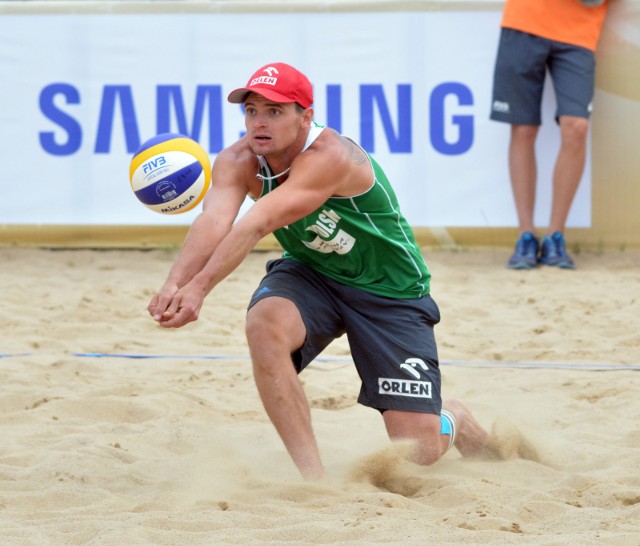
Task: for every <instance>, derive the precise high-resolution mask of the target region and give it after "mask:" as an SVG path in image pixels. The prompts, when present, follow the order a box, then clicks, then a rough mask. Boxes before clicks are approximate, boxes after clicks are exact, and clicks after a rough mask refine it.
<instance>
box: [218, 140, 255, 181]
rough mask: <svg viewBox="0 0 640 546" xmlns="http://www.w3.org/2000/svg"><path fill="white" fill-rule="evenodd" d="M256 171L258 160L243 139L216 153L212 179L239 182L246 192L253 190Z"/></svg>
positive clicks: (246, 141)
mask: <svg viewBox="0 0 640 546" xmlns="http://www.w3.org/2000/svg"><path fill="white" fill-rule="evenodd" d="M257 170H258V159H257V158H256V155H255V154H254V153H253V152H252V151H251V148H250V147H249V142H248V140H247V138H246V137H244V138H241V139H240V140H238V141H236V142H234V143H233V144H231V145H230V146H228V147H226V148H224V149H223V150H222V151H220V153H218V155H217V156H216V160H215V161H214V164H213V177H214V179H218V180H219V179H223V180H227V181H229V182H233V183H239V182H240V183H242V184H243V185H246V186H247V189H248V190H253V189H254V188H253V182H254V181H255V180H256V172H257Z"/></svg>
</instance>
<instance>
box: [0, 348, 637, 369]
mask: <svg viewBox="0 0 640 546" xmlns="http://www.w3.org/2000/svg"><path fill="white" fill-rule="evenodd" d="M33 354H34V353H14V354H11V353H0V358H11V357H20V356H32V355H33ZM70 356H74V357H79V358H129V359H135V360H144V359H149V360H153V359H169V358H171V359H183V360H249V356H248V355H143V354H128V353H97V352H95V353H71V354H70ZM315 362H339V363H352V362H353V360H352V359H351V358H341V357H319V358H316V359H315ZM440 364H441V365H443V366H460V367H467V368H548V369H583V370H594V371H635V370H640V364H607V363H580V362H573V363H571V362H568V363H560V362H498V361H496V362H489V361H485V362H474V361H462V360H441V361H440Z"/></svg>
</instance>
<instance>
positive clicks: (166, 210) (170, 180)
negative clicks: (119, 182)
mask: <svg viewBox="0 0 640 546" xmlns="http://www.w3.org/2000/svg"><path fill="white" fill-rule="evenodd" d="M129 181H130V182H131V189H132V190H133V193H134V194H135V196H136V197H137V198H138V200H139V201H140V202H141V203H142V204H143V205H145V206H146V207H147V208H149V209H151V210H153V211H155V212H159V213H161V214H181V213H183V212H187V211H188V210H192V209H193V208H194V207H195V206H197V205H198V203H200V201H202V199H203V198H204V196H205V194H206V193H207V190H208V189H209V186H210V185H211V163H210V161H209V156H208V155H207V152H206V151H205V149H204V148H203V147H202V146H200V144H198V143H197V142H196V141H195V140H193V139H192V138H189V137H187V136H185V135H181V134H178V133H162V134H159V135H157V136H155V137H153V138H150V139H149V140H147V141H146V142H144V143H143V144H142V145H141V146H140V148H138V150H137V151H136V153H135V154H134V156H133V158H132V159H131V165H130V166H129Z"/></svg>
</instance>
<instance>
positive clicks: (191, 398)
mask: <svg viewBox="0 0 640 546" xmlns="http://www.w3.org/2000/svg"><path fill="white" fill-rule="evenodd" d="M509 252H510V249H502V248H497V249H496V248H492V249H469V250H458V251H451V250H438V249H425V254H426V256H427V261H428V264H429V266H430V268H431V270H432V273H433V275H434V280H433V284H432V289H433V295H434V298H435V299H436V301H437V302H438V304H439V305H440V308H441V312H442V317H443V320H442V322H441V324H440V325H439V326H438V327H437V330H436V333H437V337H438V341H439V347H440V357H441V360H442V373H443V391H444V395H445V398H449V397H455V398H460V399H463V400H465V401H466V403H467V404H468V406H469V407H470V408H471V409H472V410H473V412H474V413H475V415H476V417H477V418H478V420H479V421H480V422H482V423H483V425H485V426H486V427H487V429H491V430H493V434H494V438H495V439H497V440H498V441H499V442H500V444H501V446H502V448H503V450H504V453H503V455H504V458H503V459H502V460H497V459H490V458H480V459H463V458H462V457H461V456H460V455H459V454H458V453H457V452H456V451H451V452H449V453H447V454H446V455H445V456H444V457H443V458H442V459H441V460H440V461H439V462H438V463H437V464H435V465H433V466H431V467H419V466H416V465H413V464H411V463H409V462H406V460H404V459H403V458H402V450H401V448H402V446H392V445H391V444H390V442H389V440H388V439H387V437H386V434H385V432H384V428H383V424H382V421H381V417H380V416H379V415H378V413H377V412H375V411H373V410H371V409H367V408H364V407H361V406H359V405H357V403H356V396H357V392H358V386H359V384H358V379H357V376H356V374H355V371H354V369H353V366H352V364H351V362H350V360H349V351H348V347H347V345H346V343H345V342H344V341H343V340H339V341H338V342H336V343H335V344H334V345H333V346H331V347H330V348H329V349H328V350H327V351H326V353H325V354H323V355H322V356H323V359H322V360H319V361H317V362H314V363H313V364H312V365H311V366H310V368H309V369H307V370H306V371H305V372H304V373H303V374H302V376H301V379H302V380H303V383H304V385H305V389H306V392H307V394H308V397H309V400H310V403H311V406H312V415H313V421H314V426H315V431H316V435H317V437H318V442H319V445H320V449H321V452H322V456H323V459H324V461H325V464H326V467H327V469H328V473H329V479H328V480H327V482H326V483H322V484H317V483H308V482H305V481H303V480H302V479H301V477H300V476H299V474H298V472H297V470H296V468H295V467H294V466H293V464H292V463H291V461H290V459H289V457H288V455H287V454H286V452H285V450H284V447H283V445H282V443H281V441H280V439H279V437H278V436H277V434H276V433H275V431H274V429H273V427H272V426H271V424H270V422H269V421H268V419H267V417H266V415H265V413H264V411H263V409H262V406H261V403H260V400H259V398H258V395H257V393H256V389H255V386H254V384H253V379H252V374H251V363H250V361H249V359H248V350H247V346H246V342H245V338H244V314H245V306H246V303H247V301H248V298H249V296H250V294H251V293H252V291H253V288H254V287H255V285H256V283H257V282H258V280H259V279H260V278H261V276H262V273H263V264H264V262H265V261H266V260H267V259H268V258H270V257H272V256H274V255H275V254H274V253H273V252H256V253H252V254H251V255H250V256H249V257H248V259H247V260H246V261H245V262H244V263H243V264H242V266H241V267H240V268H239V269H238V270H237V271H236V272H235V273H234V274H233V275H232V276H231V277H229V278H228V279H227V280H226V281H224V282H223V283H222V284H221V285H220V286H219V287H218V288H217V289H216V290H215V291H214V292H213V293H212V294H211V295H210V296H209V298H208V299H207V301H206V303H205V306H204V307H203V310H202V314H201V318H200V320H199V321H198V322H197V323H194V324H191V325H188V326H186V327H184V328H183V329H181V330H176V331H167V330H163V329H161V328H159V327H158V326H156V325H155V323H154V322H153V320H151V318H149V317H148V315H147V314H146V305H147V303H148V300H149V299H150V297H151V296H152V294H153V292H154V290H155V289H157V288H158V287H159V286H160V284H161V283H162V281H163V280H164V277H165V275H166V273H167V271H168V268H169V266H170V264H171V263H172V260H173V258H174V257H175V254H176V251H175V250H149V251H131V250H103V251H98V250H57V251H52V250H44V249H29V248H4V249H0V263H1V264H2V266H1V267H0V293H1V294H2V308H1V310H0V316H1V318H2V341H1V344H0V353H1V355H2V357H0V384H1V385H2V388H1V389H0V438H1V440H2V441H1V442H0V544H2V545H4V546H13V545H16V546H24V545H31V544H34V545H81V544H82V545H98V544H99V545H118V546H121V545H180V546H183V545H184V546H186V545H211V544H239V545H240V544H241V545H246V544H314V545H315V544H366V545H374V544H416V545H417V544H492V545H495V544H545V545H550V544H580V545H591V544H594V545H595V544H598V545H600V544H610V545H634V546H637V545H639V544H640V397H639V394H638V392H639V390H640V389H639V387H640V252H634V251H626V252H610V253H605V254H588V253H584V252H583V253H582V254H580V255H579V256H577V262H578V266H579V269H578V270H576V271H572V272H571V271H560V270H555V269H550V268H545V269H539V270H535V271H530V272H514V271H508V270H507V269H506V268H505V267H504V264H505V262H506V260H507V258H508V255H509ZM143 356H145V357H149V356H154V357H156V358H141V357H143ZM518 434H520V435H522V437H523V438H526V440H527V441H528V442H529V443H530V444H531V446H533V448H534V449H535V450H536V452H537V454H538V457H537V460H528V459H523V458H519V457H518V456H517V449H516V448H517V445H518V443H517V441H516V438H517V435H518ZM514 446H515V447H514Z"/></svg>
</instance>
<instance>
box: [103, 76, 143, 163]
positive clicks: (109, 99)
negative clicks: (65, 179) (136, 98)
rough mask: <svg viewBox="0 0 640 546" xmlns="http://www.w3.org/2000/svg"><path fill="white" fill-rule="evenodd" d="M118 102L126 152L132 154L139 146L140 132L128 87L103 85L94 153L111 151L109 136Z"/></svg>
mask: <svg viewBox="0 0 640 546" xmlns="http://www.w3.org/2000/svg"><path fill="white" fill-rule="evenodd" d="M118 99H119V101H120V111H121V113H122V124H123V127H124V136H125V142H126V146H127V152H128V153H130V154H132V153H134V152H135V151H136V150H137V149H138V147H139V146H140V132H139V131H138V122H137V119H136V111H135V108H134V106H133V93H132V92H131V86H130V85H105V87H104V90H103V91H102V103H101V106H100V114H99V117H98V131H97V134H96V146H95V153H97V154H108V153H109V152H110V151H111V134H112V133H113V120H114V117H115V108H116V101H117V100H118Z"/></svg>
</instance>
